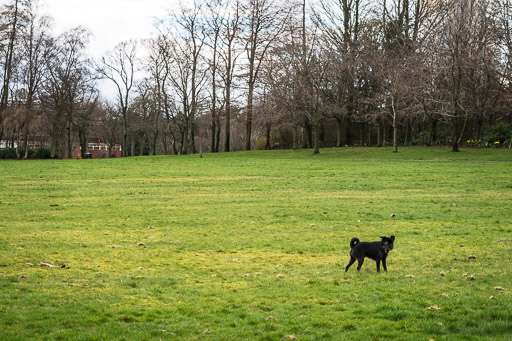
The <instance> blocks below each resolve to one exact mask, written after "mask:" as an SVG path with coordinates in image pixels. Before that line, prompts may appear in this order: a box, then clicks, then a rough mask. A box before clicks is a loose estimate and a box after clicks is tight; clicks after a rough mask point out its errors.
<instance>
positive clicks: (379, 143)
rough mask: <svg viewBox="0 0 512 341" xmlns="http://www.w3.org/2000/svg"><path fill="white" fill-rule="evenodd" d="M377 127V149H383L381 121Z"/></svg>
mask: <svg viewBox="0 0 512 341" xmlns="http://www.w3.org/2000/svg"><path fill="white" fill-rule="evenodd" d="M376 127H377V147H381V146H382V144H381V137H380V119H378V120H377V124H376Z"/></svg>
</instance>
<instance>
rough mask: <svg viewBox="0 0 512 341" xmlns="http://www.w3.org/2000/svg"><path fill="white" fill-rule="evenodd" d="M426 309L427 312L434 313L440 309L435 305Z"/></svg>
mask: <svg viewBox="0 0 512 341" xmlns="http://www.w3.org/2000/svg"><path fill="white" fill-rule="evenodd" d="M427 309H428V310H433V311H435V310H441V308H439V307H438V306H437V305H432V306H430V307H428V308H427Z"/></svg>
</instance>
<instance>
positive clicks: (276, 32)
mask: <svg viewBox="0 0 512 341" xmlns="http://www.w3.org/2000/svg"><path fill="white" fill-rule="evenodd" d="M243 12H244V14H243V16H244V18H245V23H244V32H243V37H244V43H245V50H246V53H247V86H248V89H247V108H246V115H247V123H246V137H245V138H246V140H245V149H246V150H250V149H251V135H252V120H253V99H254V90H255V86H256V82H257V81H258V78H259V75H260V69H261V65H262V62H263V60H264V58H265V56H266V54H267V52H268V51H269V49H270V47H271V46H272V45H273V44H274V43H275V42H276V41H277V39H278V38H279V36H280V35H281V33H282V32H283V30H284V28H285V22H286V20H288V15H289V13H290V9H289V8H286V7H284V6H283V5H281V4H280V3H278V2H277V1H274V0H248V1H247V3H245V4H244V6H243Z"/></svg>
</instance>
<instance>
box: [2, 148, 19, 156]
mask: <svg viewBox="0 0 512 341" xmlns="http://www.w3.org/2000/svg"><path fill="white" fill-rule="evenodd" d="M0 159H16V149H15V148H5V149H2V150H0Z"/></svg>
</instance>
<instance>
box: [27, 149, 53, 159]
mask: <svg viewBox="0 0 512 341" xmlns="http://www.w3.org/2000/svg"><path fill="white" fill-rule="evenodd" d="M51 156H52V151H51V149H50V148H48V147H39V148H37V149H36V151H35V152H34V154H33V155H32V158H33V159H49V158H50V157H51Z"/></svg>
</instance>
